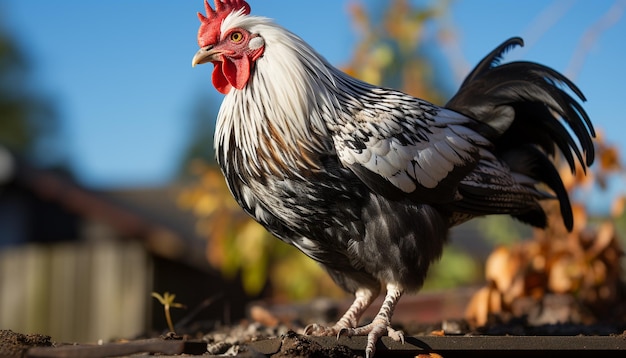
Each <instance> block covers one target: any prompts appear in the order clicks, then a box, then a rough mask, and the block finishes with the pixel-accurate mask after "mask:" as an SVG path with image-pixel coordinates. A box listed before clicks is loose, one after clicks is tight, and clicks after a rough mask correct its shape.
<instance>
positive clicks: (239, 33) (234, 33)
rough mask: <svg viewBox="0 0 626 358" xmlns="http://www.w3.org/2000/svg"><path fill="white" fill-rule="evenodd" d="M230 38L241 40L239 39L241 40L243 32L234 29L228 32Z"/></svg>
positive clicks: (234, 40) (235, 40) (236, 40)
mask: <svg viewBox="0 0 626 358" xmlns="http://www.w3.org/2000/svg"><path fill="white" fill-rule="evenodd" d="M230 40H231V41H232V42H241V40H243V34H242V33H241V32H239V31H235V32H233V33H232V34H230Z"/></svg>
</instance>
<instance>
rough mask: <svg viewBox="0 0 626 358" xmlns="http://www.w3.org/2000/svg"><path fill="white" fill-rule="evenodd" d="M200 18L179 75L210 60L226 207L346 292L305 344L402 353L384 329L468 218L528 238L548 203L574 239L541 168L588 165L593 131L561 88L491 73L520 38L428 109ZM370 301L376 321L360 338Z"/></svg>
mask: <svg viewBox="0 0 626 358" xmlns="http://www.w3.org/2000/svg"><path fill="white" fill-rule="evenodd" d="M205 8H206V16H205V15H202V14H198V15H199V17H200V20H201V25H200V30H199V33H198V43H199V45H200V50H199V51H198V52H197V53H196V54H195V56H194V57H193V61H192V64H193V65H197V64H202V63H207V62H211V63H213V65H214V70H213V77H212V80H213V85H214V86H215V87H216V88H217V90H218V91H220V92H221V93H223V94H225V95H226V96H225V98H224V101H223V103H222V106H221V109H220V111H219V115H218V118H217V126H216V133H215V147H216V153H217V160H218V162H219V165H220V166H221V169H222V171H223V173H224V176H225V177H226V181H227V183H228V186H229V188H230V190H231V192H232V194H233V195H234V197H235V199H236V200H237V202H238V203H239V205H241V206H242V207H243V209H244V210H245V211H246V212H247V213H248V214H250V215H251V216H252V217H254V218H255V219H256V220H257V221H258V222H259V223H261V224H262V225H263V226H264V227H265V228H266V229H267V230H269V231H270V232H271V233H272V234H274V235H275V236H276V237H278V238H279V239H281V240H283V241H285V242H287V243H289V244H292V245H294V246H296V247H297V248H298V249H300V250H301V251H302V252H304V253H305V254H306V255H307V256H309V257H310V258H312V259H313V260H315V261H317V262H319V264H320V265H322V267H323V268H324V269H325V270H326V271H328V273H329V274H330V276H331V277H332V278H333V279H334V281H335V282H336V283H337V284H338V285H339V286H341V287H342V288H343V289H345V290H346V291H348V292H351V293H353V294H354V295H355V299H354V303H353V304H352V306H351V307H350V308H349V309H348V311H347V312H346V313H345V314H344V315H343V317H341V319H339V321H338V322H337V323H336V324H335V325H333V326H330V327H325V326H321V325H317V324H313V325H310V326H308V327H307V328H306V329H305V333H306V334H311V335H348V336H351V335H368V344H367V347H366V355H367V356H372V355H373V354H374V349H375V345H376V342H377V340H378V339H379V338H380V337H381V336H383V335H389V336H391V337H392V338H394V339H396V340H403V339H404V337H403V334H402V332H400V331H397V330H394V329H392V328H391V326H390V321H391V316H392V313H393V309H394V306H395V305H396V303H397V302H398V300H399V298H400V296H402V294H403V293H405V292H412V291H413V292H414V291H417V290H418V289H419V288H420V287H421V286H422V283H423V282H424V277H425V276H426V273H427V271H428V267H429V266H430V264H431V263H432V262H433V261H434V260H436V259H438V258H439V256H440V255H441V252H442V249H443V247H444V244H445V242H446V236H447V233H448V229H449V228H450V227H452V226H455V225H457V224H460V223H462V222H465V221H467V220H470V219H472V218H474V217H479V216H484V215H489V214H508V215H511V216H513V217H515V218H517V219H519V220H520V221H522V222H524V223H528V224H530V225H533V226H536V227H540V228H542V227H545V226H546V221H547V219H546V214H545V213H544V210H543V209H542V207H541V205H540V201H542V200H553V199H556V200H558V201H559V203H560V208H561V214H562V216H563V222H564V224H565V226H566V227H567V228H568V229H571V228H572V225H573V219H572V210H571V206H570V202H569V199H568V194H567V192H566V190H565V188H564V187H563V183H562V181H561V178H560V176H559V174H558V172H557V170H556V168H555V166H554V164H553V163H552V161H551V158H552V157H554V156H555V155H556V153H555V152H556V148H558V149H559V150H560V152H561V153H562V155H563V157H564V158H565V160H566V161H567V163H568V164H569V166H570V167H571V168H572V171H574V170H575V167H576V161H578V162H580V164H581V166H582V168H583V170H584V169H585V168H586V167H587V166H589V165H590V164H591V163H592V162H593V158H594V147H593V143H592V137H593V136H595V134H594V130H593V126H592V124H591V122H590V120H589V117H588V116H587V114H586V113H585V111H584V110H583V108H582V107H581V105H580V104H579V103H578V102H577V101H576V99H575V98H572V97H571V96H570V95H569V94H568V93H567V92H566V91H565V90H569V91H570V92H572V93H573V94H574V95H575V96H577V97H579V98H580V99H581V100H584V97H583V95H582V93H581V92H580V90H579V89H578V88H577V87H576V86H575V85H574V84H573V83H572V82H570V81H569V80H568V79H567V78H565V77H564V76H563V75H561V74H560V73H558V72H556V71H554V70H553V69H551V68H548V67H546V66H543V65H540V64H537V63H532V62H512V63H506V64H500V61H501V57H502V55H503V54H504V53H505V52H506V51H507V50H509V49H511V48H513V47H515V46H520V45H522V40H521V39H520V38H512V39H509V40H507V41H505V42H504V43H503V44H501V45H500V46H498V47H497V48H496V49H495V50H493V51H492V52H491V53H490V54H489V55H487V56H486V57H485V58H484V59H483V60H482V61H481V62H480V63H479V64H478V66H476V68H474V70H473V71H472V72H471V73H470V74H469V76H468V77H467V78H466V79H465V81H464V82H463V84H462V85H461V88H460V89H459V91H458V93H457V94H456V95H455V96H454V97H453V98H452V99H451V100H450V101H449V102H448V103H447V104H446V105H445V106H443V107H440V106H437V105H434V104H432V103H429V102H427V101H424V100H422V99H419V98H414V97H411V96H409V95H407V94H405V93H402V92H400V91H397V90H394V89H390V88H381V87H377V86H374V85H371V84H368V83H364V82H362V81H359V80H357V79H355V78H352V77H350V76H349V75H347V74H345V73H343V72H341V71H339V70H338V69H336V68H335V67H333V66H331V65H330V64H329V63H328V62H327V61H326V60H325V59H324V58H323V57H322V56H321V55H319V54H318V53H317V52H316V51H315V50H313V49H312V48H311V47H310V46H309V45H307V44H306V43H305V42H304V41H303V40H302V39H301V38H299V37H298V36H296V35H294V34H293V33H291V32H289V31H288V30H286V29H284V28H282V27H280V26H279V25H277V24H275V23H274V22H273V21H272V20H270V19H267V18H264V17H258V16H252V15H250V6H249V5H248V4H247V3H246V2H245V1H243V0H215V9H212V8H211V6H210V5H209V4H208V2H205ZM564 123H566V124H567V127H569V129H570V130H569V131H568V129H567V128H566V126H564ZM570 133H572V134H573V135H571V134H570ZM573 137H575V138H573ZM539 184H544V185H543V187H544V188H549V189H550V190H549V192H547V191H545V190H542V189H540V187H538V185H539ZM381 289H385V290H386V296H385V300H384V302H383V304H382V306H381V308H380V310H379V312H378V314H377V315H376V317H375V318H374V320H373V321H372V322H371V323H369V324H367V325H364V326H358V322H359V318H360V317H361V315H362V313H363V312H364V310H365V309H366V308H367V307H368V306H369V305H370V304H371V303H372V301H373V300H374V299H375V298H376V297H377V296H378V295H379V293H380V291H381Z"/></svg>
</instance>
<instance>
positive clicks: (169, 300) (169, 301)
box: [152, 292, 186, 332]
mask: <svg viewBox="0 0 626 358" xmlns="http://www.w3.org/2000/svg"><path fill="white" fill-rule="evenodd" d="M152 297H154V298H156V299H157V300H159V302H161V304H162V305H163V310H164V311H165V320H166V321H167V326H168V327H169V329H170V332H174V324H173V323H172V316H171V315H170V307H175V308H186V307H185V305H183V304H182V303H177V302H174V299H176V295H175V294H173V293H169V292H165V293H164V294H163V295H162V296H161V295H160V294H159V293H156V292H152Z"/></svg>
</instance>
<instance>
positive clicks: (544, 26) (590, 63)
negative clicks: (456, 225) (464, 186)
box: [0, 0, 626, 188]
mask: <svg viewBox="0 0 626 358" xmlns="http://www.w3.org/2000/svg"><path fill="white" fill-rule="evenodd" d="M249 2H250V4H251V7H252V12H253V13H254V14H258V15H263V16H267V17H271V18H274V19H275V20H276V21H277V22H278V23H280V24H281V25H283V26H284V27H286V28H288V29H290V30H291V31H293V32H295V33H296V34H298V35H300V36H301V37H303V38H304V39H305V40H306V41H307V42H309V43H310V44H311V45H312V46H313V47H314V48H316V49H317V50H318V51H319V52H320V53H321V54H323V55H324V56H326V57H327V58H328V59H329V60H330V61H331V63H334V64H336V65H342V64H344V63H346V62H347V60H348V59H349V57H350V55H351V52H350V51H351V49H352V47H353V44H354V42H355V39H356V33H355V31H354V29H353V27H352V24H351V20H350V18H349V16H348V12H347V8H348V5H349V2H350V0H348V1H334V0H332V1H331V0H326V1H281V0H258V1H255V0H250V1H249ZM369 2H371V3H373V4H376V2H375V1H372V0H370V1H369ZM379 4H380V3H379ZM616 4H617V5H616ZM376 6H377V5H373V8H376ZM451 8H452V12H451V13H450V14H449V15H448V17H447V18H446V21H448V22H449V23H450V24H452V26H453V29H454V30H455V33H456V35H457V38H458V41H459V45H460V47H459V51H458V53H456V56H455V58H456V59H457V60H458V61H459V63H461V64H466V66H473V65H474V64H475V63H476V62H477V61H479V60H480V58H482V56H484V55H485V54H486V53H487V52H488V51H490V50H491V49H492V48H493V47H495V46H496V45H497V44H499V43H500V42H502V41H503V40H504V39H506V38H508V37H510V36H516V35H520V36H523V37H524V38H525V39H526V44H527V45H526V47H525V48H524V49H523V50H516V51H514V52H512V53H510V54H509V55H508V56H507V57H506V58H505V60H515V59H522V58H523V59H525V60H533V61H537V62H541V63H544V64H547V65H549V66H551V67H553V68H555V69H557V70H559V71H562V72H565V73H568V71H569V73H568V74H570V75H572V76H573V77H574V80H575V82H576V83H577V84H578V85H579V87H580V88H581V89H582V90H583V92H584V93H585V95H586V96H587V98H588V102H587V103H586V105H585V108H586V109H587V110H588V112H589V114H590V115H591V117H592V120H593V121H594V122H595V124H596V126H597V127H598V128H599V129H601V130H603V131H604V132H605V133H606V135H607V137H608V139H609V140H610V141H611V142H613V143H617V144H619V145H620V147H621V148H622V149H623V146H622V145H621V143H620V142H621V140H622V136H623V135H624V133H626V113H625V112H626V111H624V109H623V106H624V105H626V91H625V90H624V88H623V87H624V85H625V84H626V65H625V62H626V41H625V40H624V38H623V36H624V34H626V20H625V19H624V18H623V17H620V16H618V15H620V14H621V12H620V11H621V10H623V8H624V1H621V2H615V1H602V0H601V1H583V0H581V1H554V2H547V1H538V0H530V1H524V2H523V5H522V3H521V2H520V1H495V0H492V1H484V0H477V1H468V0H465V1H456V2H454V3H453V5H452V7H451ZM609 9H612V12H611V13H612V14H613V18H611V17H608V18H606V17H605V16H606V14H607V12H608V11H609ZM201 10H203V5H202V1H201V0H194V1H191V0H186V1H171V0H169V1H166V0H150V1H149V0H133V1H127V0H107V1H84V0H82V1H78V0H66V1H62V2H61V1H58V2H56V1H49V0H46V1H44V0H29V1H17V0H0V12H1V13H2V16H0V19H1V20H2V21H4V22H5V24H4V25H5V26H4V27H5V28H6V29H7V30H9V31H10V32H11V34H12V35H13V37H14V38H15V39H17V40H18V41H19V44H20V47H21V48H22V49H23V50H24V52H25V53H26V55H27V57H28V59H29V60H30V61H31V64H32V68H33V74H32V78H31V80H32V83H33V84H34V85H35V86H36V87H37V90H38V91H39V92H40V93H42V94H43V95H45V96H47V97H49V98H50V99H51V100H53V101H54V102H55V104H56V106H57V107H58V110H59V115H60V117H61V118H60V119H61V124H62V127H61V129H62V131H61V134H62V138H61V140H62V142H63V143H64V145H63V154H64V158H65V160H66V161H67V163H68V164H69V165H70V166H71V168H72V169H73V170H74V172H75V173H76V174H77V177H78V179H79V180H80V181H81V182H82V183H84V184H86V185H89V186H93V187H99V188H114V187H134V186H158V185H164V184H166V183H168V182H169V181H170V180H171V179H172V178H173V175H174V174H175V172H176V170H177V169H178V168H179V163H180V160H181V158H182V156H183V155H184V150H185V149H186V146H187V144H188V140H189V138H190V137H191V136H192V134H193V131H194V126H193V123H194V122H193V120H192V109H191V108H192V106H194V105H195V104H196V103H197V101H198V100H199V99H205V100H206V105H207V107H211V106H213V107H217V106H218V105H219V103H220V101H221V95H220V94H219V93H218V92H217V91H216V90H215V89H214V88H213V87H212V85H211V82H210V74H211V70H212V68H211V67H212V66H199V67H196V68H192V67H191V65H190V64H191V58H192V56H193V54H194V53H195V52H196V50H197V43H196V31H197V28H198V25H199V22H198V20H197V17H196V12H198V11H201ZM600 19H604V21H600ZM598 24H600V25H598ZM602 24H605V25H602ZM606 24H609V25H610V26H609V25H606ZM596 35H597V36H596ZM594 36H595V37H594ZM585 38H592V39H594V40H595V41H594V42H593V43H592V44H591V46H590V47H588V48H584V51H580V50H579V45H580V43H581V41H582V40H581V39H585ZM582 43H584V42H582ZM575 54H579V55H575ZM580 54H582V55H580ZM438 58H440V61H442V63H441V64H440V66H439V68H440V70H439V71H438V76H441V77H442V78H441V80H442V81H444V84H445V86H446V88H449V89H450V90H452V89H453V88H455V87H456V86H457V85H458V83H459V79H458V78H456V77H455V76H453V75H452V70H448V71H445V69H446V68H448V67H449V63H447V59H446V58H445V57H443V56H440V57H438ZM572 58H577V59H584V61H582V62H581V63H579V64H578V65H572V63H571V60H572ZM442 69H443V70H442ZM572 69H574V70H572ZM441 72H443V73H441ZM444 74H445V75H444ZM207 120H214V119H207Z"/></svg>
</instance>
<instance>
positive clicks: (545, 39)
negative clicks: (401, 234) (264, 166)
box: [0, 0, 626, 341]
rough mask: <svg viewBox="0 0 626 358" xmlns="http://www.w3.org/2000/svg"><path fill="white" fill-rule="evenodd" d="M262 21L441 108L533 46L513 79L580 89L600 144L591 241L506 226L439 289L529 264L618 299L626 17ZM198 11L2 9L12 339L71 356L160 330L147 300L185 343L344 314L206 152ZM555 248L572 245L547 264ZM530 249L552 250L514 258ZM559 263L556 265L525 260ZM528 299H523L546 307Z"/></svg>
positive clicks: (394, 13) (304, 11) (436, 4)
mask: <svg viewBox="0 0 626 358" xmlns="http://www.w3.org/2000/svg"><path fill="white" fill-rule="evenodd" d="M250 4H251V6H252V13H253V14H255V15H262V16H267V17H271V18H274V19H275V20H276V21H277V22H278V23H279V24H281V25H282V26H284V27H286V28H287V29H289V30H291V31H293V32H294V33H296V34H298V35H300V36H301V37H303V38H304V39H305V40H306V41H307V42H308V43H309V44H311V45H312V46H313V47H314V48H315V49H316V50H317V51H318V52H320V53H321V54H322V55H324V56H325V57H326V58H327V59H328V60H329V61H330V62H331V63H333V64H334V65H336V66H338V67H339V68H341V69H343V70H345V71H347V72H348V73H350V74H352V75H353V76H356V77H359V78H361V79H364V80H366V81H368V82H372V83H377V84H382V85H385V86H391V87H395V88H400V89H403V90H404V91H406V92H408V93H411V94H413V95H415V96H418V97H422V98H425V99H428V100H430V101H433V102H434V103H438V104H443V103H445V101H446V99H447V98H449V97H451V96H452V94H453V93H454V91H455V89H456V88H457V87H458V85H459V84H460V83H461V81H462V80H463V78H464V76H465V75H466V74H467V73H468V72H469V70H470V69H471V67H472V66H473V65H475V64H476V63H477V62H478V61H479V60H480V59H481V58H482V56H484V55H486V54H487V53H488V52H489V51H490V50H492V49H493V48H494V47H495V46H497V45H498V44H500V43H501V42H502V41H504V40H505V39H507V38H509V37H511V36H522V37H523V38H524V40H525V43H526V45H525V47H524V48H521V49H515V50H514V51H512V52H511V53H509V54H507V56H506V57H505V61H509V60H518V59H524V60H532V61H536V62H540V63H543V64H546V65H548V66H550V67H553V68H555V69H556V70H558V71H560V72H563V73H564V74H566V75H567V76H568V77H569V78H570V79H572V80H573V81H574V82H575V83H576V84H577V85H578V86H579V87H580V88H581V89H582V90H583V92H584V93H585V95H586V97H587V100H588V102H587V103H585V109H586V110H587V112H588V113H589V115H590V116H591V118H592V120H593V122H594V124H595V126H596V130H597V131H598V133H599V138H598V161H597V164H596V165H595V167H594V168H593V170H592V171H591V172H590V173H589V175H588V176H587V177H584V178H583V177H581V176H572V175H571V174H569V173H568V172H565V171H564V172H563V176H564V178H565V182H566V185H567V187H568V189H569V190H570V192H571V194H572V196H573V198H574V202H575V211H576V215H577V216H576V218H577V227H576V228H575V230H574V232H573V233H571V234H568V233H565V232H564V231H563V230H560V228H558V229H555V230H554V231H552V232H549V233H538V232H533V231H532V230H531V229H529V228H525V227H522V226H520V225H518V224H517V223H515V222H513V221H511V220H508V219H506V218H500V217H495V218H489V219H484V220H482V219H481V220H476V221H474V222H472V223H470V224H468V225H463V226H462V227H459V228H457V229H455V230H453V232H452V240H451V241H452V245H450V247H449V248H448V249H447V251H446V253H445V254H444V257H443V258H442V261H441V262H440V263H439V264H437V265H436V266H435V267H433V269H432V270H431V274H430V277H429V280H428V282H427V284H426V287H425V290H443V289H451V288H455V287H460V286H464V287H466V286H472V285H473V286H478V285H481V284H483V283H484V282H485V280H487V281H494V282H496V281H498V280H499V278H495V277H490V276H489V272H488V271H489V270H486V268H485V264H484V261H485V259H487V258H488V257H490V256H489V254H490V252H491V251H492V249H494V248H495V247H498V245H508V246H507V247H513V248H511V249H509V250H510V251H508V254H509V255H517V256H516V257H518V258H520V257H526V258H524V259H522V258H520V259H519V261H520V264H519V267H517V268H518V269H519V270H522V271H523V268H526V269H528V267H531V266H532V270H531V271H533V274H534V273H537V272H539V271H541V272H542V275H544V276H545V277H547V278H546V279H545V280H544V281H546V286H545V287H544V288H541V289H540V291H541V290H543V291H541V292H544V291H545V292H548V291H549V292H557V291H558V292H561V291H563V292H565V291H568V290H570V291H576V292H577V293H580V292H582V291H584V289H589V290H591V291H593V292H592V293H589V292H591V291H589V292H586V291H585V292H586V293H585V294H581V295H579V296H580V297H582V296H584V297H586V298H585V299H586V300H587V301H585V302H587V303H589V302H592V303H593V304H596V305H606V302H610V301H601V299H606V300H611V299H612V300H616V299H620V298H621V296H619V293H618V291H619V289H618V288H616V287H617V285H618V282H621V281H620V280H621V277H623V272H622V269H621V262H620V257H621V249H620V247H621V246H620V245H622V244H623V241H620V240H621V239H620V237H621V238H623V237H625V235H624V231H626V221H625V220H624V216H623V214H622V209H623V208H622V207H623V196H624V193H625V190H626V186H625V185H624V184H625V183H626V182H625V181H624V179H625V177H624V173H623V168H622V164H621V159H620V158H621V157H622V156H623V155H624V150H625V149H624V147H623V145H622V136H623V135H624V133H626V118H625V117H626V114H624V113H625V111H624V110H622V109H621V105H622V104H624V103H626V95H625V92H624V90H623V85H624V83H626V67H625V66H624V62H625V60H626V43H625V42H624V40H623V35H624V34H626V20H625V19H624V13H625V11H626V1H619V0H618V1H612V0H611V1H609V0H603V1H594V2H590V1H566V0H557V1H548V2H546V1H526V2H524V4H523V5H522V4H520V2H519V1H462V0H459V1H408V0H393V1H387V2H381V1H375V0H360V1H358V0H347V1H322V2H320V1H315V2H313V1H311V2H302V1H298V2H295V1H291V2H285V1H278V0H264V1H260V0H259V1H254V0H251V1H250ZM198 11H204V10H203V5H202V1H200V0H197V1H185V2H173V1H164V0H159V1H154V0H152V1H147V0H136V1H132V2H128V1H122V0H111V1H106V2H104V1H100V2H91V1H89V2H87V1H78V0H75V1H73V0H68V1H64V2H62V3H58V2H50V1H41V0H32V1H12V0H0V329H12V330H14V331H18V332H22V333H44V334H50V335H52V336H53V339H55V340H58V341H94V340H97V339H105V340H106V339H111V338H115V337H132V336H136V335H140V334H147V333H148V332H151V331H154V330H156V331H158V330H163V329H165V327H166V325H165V322H164V318H163V314H162V307H160V306H159V305H158V303H157V302H156V301H155V300H154V299H153V298H152V297H151V296H150V293H151V292H161V293H162V292H165V291H169V292H172V293H175V294H176V295H177V301H179V302H181V303H183V304H185V305H186V306H187V307H188V309H187V310H180V311H175V312H173V315H174V318H175V320H176V321H177V322H178V323H179V327H181V326H185V325H191V324H192V323H197V322H201V321H202V322H204V321H210V322H221V323H228V322H233V321H236V320H238V319H240V318H242V317H244V316H245V314H246V312H245V304H246V303H247V302H250V301H251V300H254V299H259V298H265V299H271V300H273V301H274V302H303V301H306V300H309V299H311V298H313V297H317V296H326V297H333V298H342V297H345V296H344V294H343V293H341V292H340V291H339V290H338V289H337V288H336V287H335V286H334V284H333V283H332V282H330V280H329V279H328V278H327V277H326V276H325V274H324V273H323V272H321V270H320V269H319V268H318V267H317V266H316V264H314V263H313V262H312V261H311V260H308V259H306V258H304V257H303V256H302V255H301V254H299V253H298V252H296V251H295V250H293V249H292V248H291V247H287V246H285V245H283V244H282V243H281V242H279V240H274V239H271V238H270V235H269V234H267V233H266V232H265V231H264V230H263V229H262V228H261V227H260V226H258V225H257V224H255V223H254V222H252V221H251V220H249V219H248V217H247V216H245V215H244V214H243V212H242V211H241V210H240V209H239V208H238V207H237V206H236V204H235V203H234V201H233V200H232V199H231V198H230V194H229V193H228V191H227V189H226V187H225V184H224V182H223V179H222V177H221V174H220V173H219V171H218V170H217V169H216V168H215V166H214V159H213V149H212V148H213V141H212V136H213V129H214V120H215V117H216V114H217V111H218V109H219V105H220V103H221V98H222V96H221V95H220V94H219V93H218V92H217V91H216V90H215V89H214V88H213V87H212V85H211V81H210V73H211V70H212V69H211V67H210V66H208V67H205V66H200V67H198V68H195V69H194V68H192V67H191V58H192V57H193V55H194V53H195V52H196V51H197V48H198V46H197V43H196V32H197V29H198V25H199V22H198V20H197V17H196V12H198ZM555 237H556V238H561V239H562V240H561V241H559V240H552V241H554V242H561V243H565V244H563V245H561V246H559V248H556V249H555V248H554V247H550V248H546V243H547V242H550V240H548V239H554V238H555ZM598 238H600V239H598ZM524 239H525V240H524ZM528 242H539V243H542V244H541V245H539V246H534V247H533V248H532V249H530V250H531V251H526V253H525V254H522V253H520V252H521V251H520V252H518V251H516V250H518V249H519V250H522V249H520V247H522V246H523V245H524V243H528ZM590 242H591V243H597V244H590ZM515 245H518V246H515ZM572 245H573V246H572ZM527 249H528V248H527ZM532 250H535V251H532ZM577 250H578V251H577ZM590 250H591V251H590ZM528 252H533V254H532V255H530V254H528ZM565 252H567V253H568V254H567V255H566V254H564V253H565ZM572 252H577V254H575V255H574V256H568V255H569V254H571V253H572ZM554 253H556V254H555V255H556V256H558V257H559V259H558V260H557V259H555V260H553V261H551V259H550V257H548V256H546V257H547V261H546V262H552V263H553V264H549V265H546V264H543V265H539V266H537V263H536V262H535V263H532V264H530V263H529V262H526V261H524V260H527V259H528V258H527V256H537V255H544V254H545V255H549V254H554ZM524 255H526V256H524ZM576 255H578V256H576ZM563 257H566V258H567V261H566V262H564V261H563V260H564V259H563ZM581 257H582V258H583V259H581ZM509 261H510V260H509ZM528 265H530V266H528ZM533 265H534V266H533ZM552 268H559V270H560V271H558V270H556V269H555V271H554V272H556V273H553V271H550V270H551V269H552ZM587 271H589V272H591V273H589V274H588V273H587ZM486 272H487V273H486ZM563 272H576V273H575V274H574V275H573V276H567V275H564V274H563ZM485 274H487V277H485ZM511 275H513V276H515V274H511ZM558 275H561V276H558ZM513 276H512V277H513ZM566 276H567V277H566ZM515 277H517V276H515ZM522 279H523V278H522ZM611 280H612V281H611ZM509 281H511V282H513V281H515V280H514V279H512V278H511V279H510V280H509ZM498 282H499V281H498ZM509 285H511V283H510V282H509ZM492 286H493V285H492ZM496 286H497V285H496ZM608 286H610V287H608ZM499 287H500V288H502V285H500V286H499ZM524 287H525V288H524V289H522V291H519V290H518V291H516V292H517V293H516V294H518V295H526V294H531V293H532V294H536V292H537V291H536V289H537V288H536V287H533V289H532V290H531V289H530V288H529V285H528V284H526V286H524ZM607 287H608V288H607ZM559 290H560V291H559ZM531 291H532V292H531ZM607 292H608V293H607ZM492 293H493V292H492ZM509 293H510V292H509ZM488 294H490V293H488ZM590 297H591V298H590ZM599 302H600V303H599ZM474 318H476V317H474ZM476 319H477V318H476Z"/></svg>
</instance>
